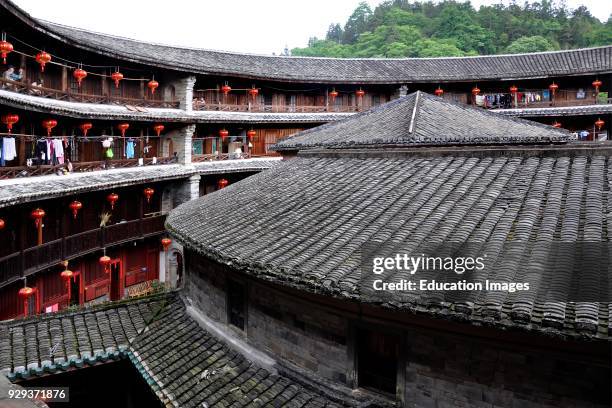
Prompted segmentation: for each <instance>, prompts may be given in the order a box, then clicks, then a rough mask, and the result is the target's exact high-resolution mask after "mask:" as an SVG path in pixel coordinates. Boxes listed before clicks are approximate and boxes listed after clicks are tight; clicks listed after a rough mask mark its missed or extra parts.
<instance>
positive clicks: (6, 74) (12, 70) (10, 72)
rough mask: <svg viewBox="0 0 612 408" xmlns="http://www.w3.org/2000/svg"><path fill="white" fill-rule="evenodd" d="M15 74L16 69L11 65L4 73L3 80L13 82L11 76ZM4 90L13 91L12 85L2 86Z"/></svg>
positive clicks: (5, 84)
mask: <svg viewBox="0 0 612 408" xmlns="http://www.w3.org/2000/svg"><path fill="white" fill-rule="evenodd" d="M14 73H15V68H14V67H13V66H12V65H9V66H8V68H7V69H6V71H4V72H3V73H2V79H4V80H7V81H12V79H11V76H12V75H13V74H14ZM2 88H4V89H11V88H12V85H11V84H8V83H4V84H2Z"/></svg>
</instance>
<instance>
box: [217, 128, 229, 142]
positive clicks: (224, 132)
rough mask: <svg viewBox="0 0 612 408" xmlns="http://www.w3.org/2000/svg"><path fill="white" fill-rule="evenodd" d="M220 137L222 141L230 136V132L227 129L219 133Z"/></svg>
mask: <svg viewBox="0 0 612 408" xmlns="http://www.w3.org/2000/svg"><path fill="white" fill-rule="evenodd" d="M219 136H220V137H221V139H225V138H226V137H228V136H229V132H228V131H227V129H225V128H223V129H221V130H220V131H219Z"/></svg>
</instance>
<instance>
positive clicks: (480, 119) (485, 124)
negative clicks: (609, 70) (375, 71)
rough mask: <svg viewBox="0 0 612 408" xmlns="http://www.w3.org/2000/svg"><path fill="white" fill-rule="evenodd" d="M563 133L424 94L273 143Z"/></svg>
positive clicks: (396, 142) (516, 139)
mask: <svg viewBox="0 0 612 408" xmlns="http://www.w3.org/2000/svg"><path fill="white" fill-rule="evenodd" d="M568 136H569V134H568V133H567V131H564V130H561V129H555V128H553V127H552V126H547V125H542V124H540V123H536V122H532V121H527V120H523V119H518V118H511V117H505V116H501V115H497V114H495V113H492V112H489V111H487V110H485V109H481V108H478V107H473V106H469V105H465V104H459V103H455V102H449V101H445V100H443V99H442V98H439V97H437V96H433V95H429V94H427V93H424V92H420V91H417V92H414V93H412V94H410V95H408V96H405V97H403V98H400V99H396V100H394V101H391V102H388V103H386V104H383V105H380V106H377V107H376V108H374V109H370V110H369V111H366V112H363V113H360V114H357V115H354V116H352V117H349V118H347V119H344V120H341V121H338V122H332V123H328V124H325V125H323V126H319V127H315V128H311V129H307V130H304V131H301V132H298V133H296V134H294V135H291V136H289V137H287V138H285V139H283V140H281V141H279V142H278V143H277V144H276V145H275V146H274V148H275V149H276V150H280V151H282V150H299V149H311V148H327V149H345V148H356V147H368V148H379V147H397V146H431V145H435V146H442V145H446V146H448V145H496V144H497V145H499V144H508V145H509V144H525V143H555V142H556V143H563V142H566V141H567V140H568Z"/></svg>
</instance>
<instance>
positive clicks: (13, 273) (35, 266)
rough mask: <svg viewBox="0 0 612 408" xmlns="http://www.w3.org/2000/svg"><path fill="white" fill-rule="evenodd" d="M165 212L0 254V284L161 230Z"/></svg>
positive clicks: (158, 232)
mask: <svg viewBox="0 0 612 408" xmlns="http://www.w3.org/2000/svg"><path fill="white" fill-rule="evenodd" d="M165 220H166V215H165V214H156V215H153V216H151V217H146V218H142V219H137V220H132V221H126V222H120V223H117V224H113V225H109V226H108V227H103V228H97V229H93V230H89V231H83V232H80V233H78V234H74V235H70V236H66V237H63V238H60V239H57V240H54V241H50V242H45V243H44V244H42V245H39V246H35V247H31V248H27V249H24V250H23V251H20V252H15V253H13V254H10V255H7V256H5V257H3V258H0V287H2V286H5V285H7V284H9V283H11V282H13V281H15V280H17V279H19V278H21V277H24V276H28V275H31V274H33V273H35V272H37V271H39V270H41V269H45V268H48V267H52V266H55V265H58V264H59V262H60V261H63V260H70V259H74V258H77V257H80V256H83V255H86V254H88V253H92V252H95V251H99V250H101V249H102V248H105V247H109V246H113V245H118V244H121V243H124V242H130V241H133V240H135V239H139V238H146V237H149V236H154V235H157V234H161V233H163V232H164V231H165V228H164V222H165Z"/></svg>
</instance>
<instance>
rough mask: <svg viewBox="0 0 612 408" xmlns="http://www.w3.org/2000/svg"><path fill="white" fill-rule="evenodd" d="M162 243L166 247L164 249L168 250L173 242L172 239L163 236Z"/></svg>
mask: <svg viewBox="0 0 612 408" xmlns="http://www.w3.org/2000/svg"><path fill="white" fill-rule="evenodd" d="M161 244H162V246H163V247H164V251H168V248H170V244H172V240H171V239H170V238H162V240H161Z"/></svg>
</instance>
